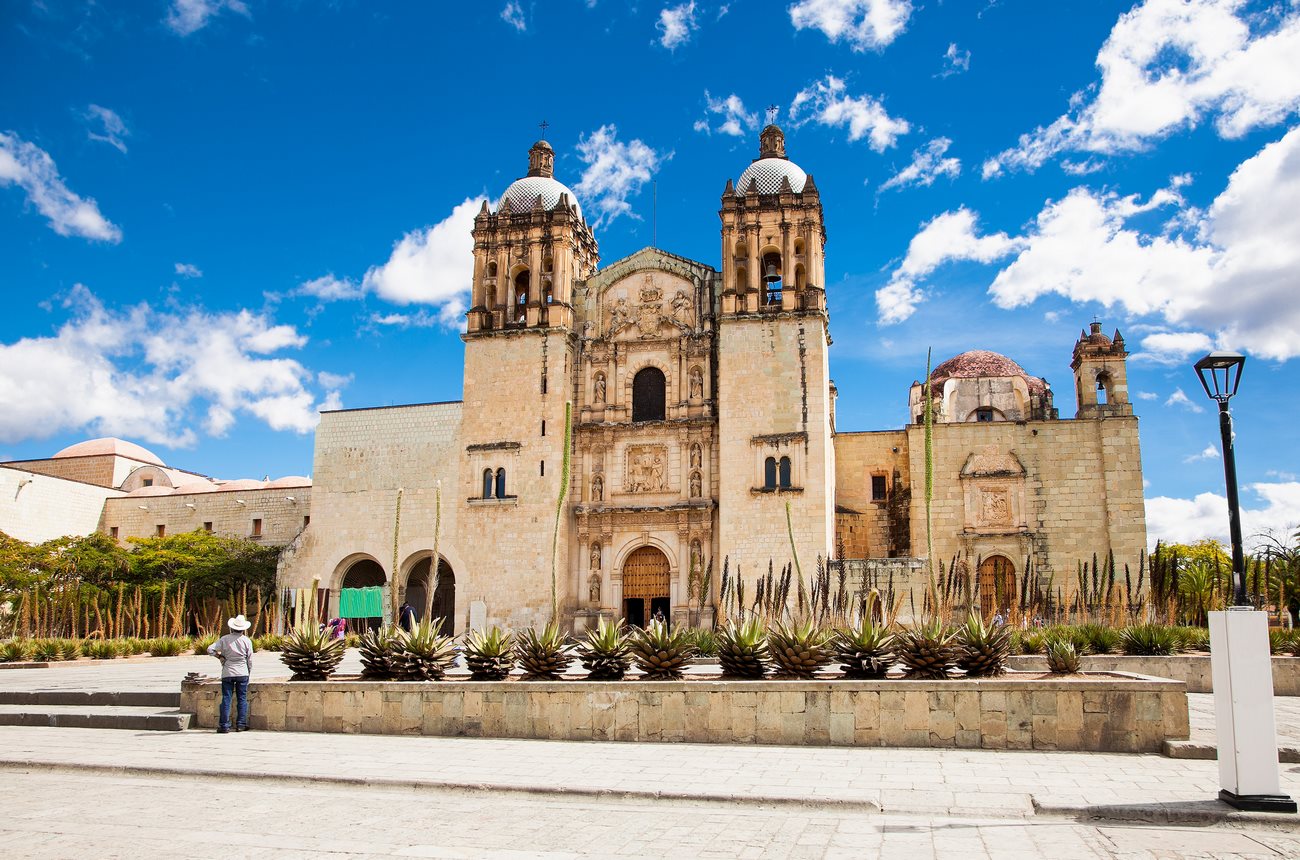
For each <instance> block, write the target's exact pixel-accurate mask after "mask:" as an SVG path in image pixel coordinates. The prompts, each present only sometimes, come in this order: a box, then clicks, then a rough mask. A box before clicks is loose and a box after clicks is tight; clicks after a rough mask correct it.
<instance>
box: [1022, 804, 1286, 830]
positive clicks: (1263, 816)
mask: <svg viewBox="0 0 1300 860" xmlns="http://www.w3.org/2000/svg"><path fill="white" fill-rule="evenodd" d="M1034 812H1035V814H1037V815H1042V816H1054V817H1058V818H1073V819H1076V820H1079V821H1093V822H1107V821H1111V822H1130V823H1135V824H1172V825H1180V824H1181V825H1197V826H1205V825H1209V824H1248V825H1260V826H1265V827H1281V828H1284V829H1286V830H1287V831H1292V830H1294V829H1295V826H1296V821H1297V817H1296V816H1295V815H1287V814H1283V815H1277V814H1269V813H1265V812H1242V811H1240V810H1236V809H1233V808H1231V807H1229V806H1228V805H1227V804H1225V803H1222V802H1221V801H1219V800H1204V801H1193V802H1183V803H1141V804H1098V805H1096V806H1072V805H1065V804H1054V803H1041V802H1040V801H1039V800H1038V798H1034Z"/></svg>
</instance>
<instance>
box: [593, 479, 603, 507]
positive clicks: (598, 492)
mask: <svg viewBox="0 0 1300 860" xmlns="http://www.w3.org/2000/svg"><path fill="white" fill-rule="evenodd" d="M591 500H592V501H593V502H603V501H604V500H605V479H604V478H602V477H601V476H600V475H597V476H596V477H594V478H592V479H591Z"/></svg>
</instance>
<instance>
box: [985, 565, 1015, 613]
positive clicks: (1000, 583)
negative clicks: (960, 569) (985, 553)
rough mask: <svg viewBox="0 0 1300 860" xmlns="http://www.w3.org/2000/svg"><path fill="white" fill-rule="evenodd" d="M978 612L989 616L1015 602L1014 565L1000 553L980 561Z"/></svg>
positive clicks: (1009, 606)
mask: <svg viewBox="0 0 1300 860" xmlns="http://www.w3.org/2000/svg"><path fill="white" fill-rule="evenodd" d="M979 576H980V584H979V589H980V613H981V614H982V615H983V616H984V617H985V618H989V617H991V616H992V615H994V614H995V613H997V612H1005V611H1006V610H1008V609H1010V608H1011V607H1012V606H1013V605H1014V604H1015V602H1016V566H1015V565H1013V564H1012V563H1011V560H1010V559H1008V558H1006V557H1005V556H1001V555H991V556H989V557H988V558H986V559H984V560H983V561H981V562H980V567H979Z"/></svg>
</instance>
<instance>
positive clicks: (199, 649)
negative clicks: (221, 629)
mask: <svg viewBox="0 0 1300 860" xmlns="http://www.w3.org/2000/svg"><path fill="white" fill-rule="evenodd" d="M216 641H217V637H216V636H214V635H212V634H208V635H207V636H198V637H195V639H194V647H193V649H192V651H191V653H194V654H198V655H204V654H207V653H208V648H209V647H210V646H211V645H212V643H213V642H216Z"/></svg>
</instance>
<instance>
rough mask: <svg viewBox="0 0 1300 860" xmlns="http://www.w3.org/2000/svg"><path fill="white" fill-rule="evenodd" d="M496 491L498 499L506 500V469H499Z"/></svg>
mask: <svg viewBox="0 0 1300 860" xmlns="http://www.w3.org/2000/svg"><path fill="white" fill-rule="evenodd" d="M496 489H497V498H498V499H504V498H505V497H506V470H505V469H497V488H496Z"/></svg>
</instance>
